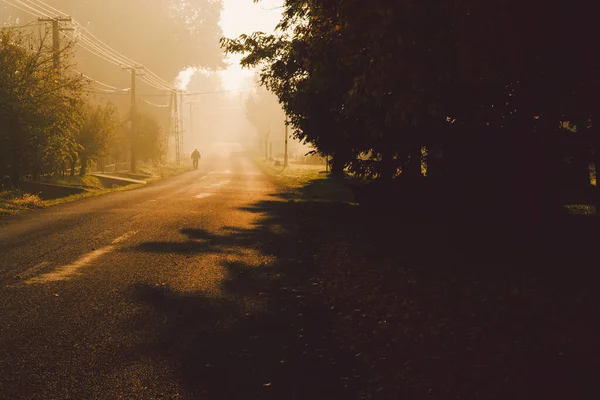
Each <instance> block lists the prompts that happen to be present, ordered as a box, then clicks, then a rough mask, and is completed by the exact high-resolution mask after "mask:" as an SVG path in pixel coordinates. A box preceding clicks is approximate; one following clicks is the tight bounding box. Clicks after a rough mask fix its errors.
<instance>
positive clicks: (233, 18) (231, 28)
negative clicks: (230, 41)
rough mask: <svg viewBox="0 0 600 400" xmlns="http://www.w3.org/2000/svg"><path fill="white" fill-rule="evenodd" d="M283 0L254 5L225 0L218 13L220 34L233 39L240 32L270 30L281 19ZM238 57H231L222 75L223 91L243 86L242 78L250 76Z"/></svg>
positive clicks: (263, 1) (243, 0)
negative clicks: (243, 68)
mask: <svg viewBox="0 0 600 400" xmlns="http://www.w3.org/2000/svg"><path fill="white" fill-rule="evenodd" d="M282 4H283V0H262V1H261V2H259V3H258V4H255V3H254V2H253V1H252V0H224V9H223V13H222V16H221V27H222V29H223V34H224V35H225V37H228V38H235V37H237V36H239V35H241V34H242V33H252V32H255V31H262V32H272V31H273V29H274V28H275V26H276V25H277V23H278V22H279V20H280V18H281V8H280V7H281V5H282ZM239 59H240V57H239V56H230V57H229V58H228V62H229V63H231V66H230V67H229V68H228V69H227V70H226V71H224V72H223V73H222V74H221V78H222V80H223V86H224V88H225V89H226V90H238V89H244V86H245V82H244V81H245V80H246V79H247V78H248V77H250V76H252V75H253V72H252V71H250V70H247V69H246V70H242V68H241V67H240V66H239Z"/></svg>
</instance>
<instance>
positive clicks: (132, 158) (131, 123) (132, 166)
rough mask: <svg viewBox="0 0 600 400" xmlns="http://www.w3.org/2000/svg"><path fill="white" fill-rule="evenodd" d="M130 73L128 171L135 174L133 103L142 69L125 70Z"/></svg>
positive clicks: (134, 115)
mask: <svg viewBox="0 0 600 400" xmlns="http://www.w3.org/2000/svg"><path fill="white" fill-rule="evenodd" d="M125 69H127V70H129V71H130V72H131V92H130V94H131V110H130V112H129V128H130V149H129V151H130V164H129V169H130V171H131V172H133V173H135V172H136V157H135V155H136V154H135V153H136V152H135V148H136V145H137V126H136V122H137V115H136V101H135V95H136V91H135V86H136V85H135V83H136V82H135V81H136V79H135V78H136V77H137V75H139V73H138V70H140V69H143V67H140V66H135V67H131V68H125Z"/></svg>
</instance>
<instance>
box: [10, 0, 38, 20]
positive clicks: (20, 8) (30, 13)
mask: <svg viewBox="0 0 600 400" xmlns="http://www.w3.org/2000/svg"><path fill="white" fill-rule="evenodd" d="M2 1H3V2H4V3H6V4H8V5H10V6H13V7H14V8H18V9H19V10H21V11H23V12H26V13H27V14H29V15H33V16H34V17H39V14H34V13H32V12H31V11H29V10H27V9H25V8H23V7H19V6H18V5H16V4H13V3H11V2H10V1H8V0H2Z"/></svg>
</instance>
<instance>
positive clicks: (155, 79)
mask: <svg viewBox="0 0 600 400" xmlns="http://www.w3.org/2000/svg"><path fill="white" fill-rule="evenodd" d="M2 1H4V2H5V3H7V4H9V5H11V6H13V7H15V8H18V9H20V10H22V11H24V12H27V13H29V14H31V15H33V16H38V15H36V14H33V13H32V12H31V11H29V10H33V11H35V12H37V13H39V14H40V15H43V16H46V17H49V18H51V17H50V16H51V15H52V14H53V13H57V14H61V15H65V13H63V12H62V11H61V10H59V9H57V8H55V7H52V6H50V5H49V4H47V3H45V2H43V1H40V0H35V2H34V1H32V0H25V1H27V2H28V3H29V4H27V3H25V2H23V1H21V0H12V1H16V2H17V3H18V4H20V5H21V6H24V7H26V8H23V7H21V6H19V5H17V4H14V3H12V2H10V1H8V0H2ZM30 4H31V5H30ZM72 26H73V27H74V28H75V29H76V30H77V31H78V33H79V36H80V37H82V38H83V41H84V42H85V44H86V45H87V47H86V46H85V45H83V44H82V43H78V44H79V45H80V46H81V47H83V48H85V49H86V50H87V51H89V52H91V53H93V54H94V55H96V56H98V57H100V58H102V59H103V60H105V61H108V62H111V63H113V64H115V65H119V66H121V67H123V66H125V67H129V68H131V67H133V66H136V65H139V63H137V62H136V61H135V60H133V59H131V58H129V57H126V56H124V55H123V54H121V53H119V52H118V51H117V50H115V49H114V48H112V47H111V46H109V45H108V44H106V43H105V42H103V41H102V40H100V39H99V38H98V37H97V36H95V35H94V34H93V33H92V32H90V31H89V30H88V29H86V28H85V27H84V26H83V25H81V24H80V23H79V22H77V21H73V22H72ZM86 35H87V36H86ZM90 37H91V38H90ZM145 71H146V74H147V75H145V76H144V77H141V80H142V81H143V82H145V83H146V84H148V85H150V86H152V87H154V88H156V89H159V90H168V91H174V90H176V88H175V87H173V86H172V85H171V84H169V83H168V82H167V81H165V80H164V79H162V78H160V77H159V76H158V75H156V74H155V73H154V72H152V71H150V70H149V69H145Z"/></svg>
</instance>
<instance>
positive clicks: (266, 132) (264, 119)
mask: <svg viewBox="0 0 600 400" xmlns="http://www.w3.org/2000/svg"><path fill="white" fill-rule="evenodd" d="M244 105H245V109H246V116H247V117H248V120H249V121H250V122H251V123H252V125H254V127H255V128H256V131H257V133H258V134H259V137H260V138H261V144H262V145H264V154H265V158H268V157H269V151H268V142H269V138H270V137H271V136H270V135H271V129H272V127H274V126H277V125H279V126H281V125H283V121H285V114H284V112H283V110H282V108H281V105H280V104H279V101H278V99H277V97H276V96H275V95H274V94H273V93H271V92H269V91H267V90H266V89H264V88H262V87H261V88H259V89H258V90H257V92H256V93H253V94H250V95H249V96H248V98H247V99H246V102H245V104H244ZM271 138H272V137H271Z"/></svg>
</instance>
